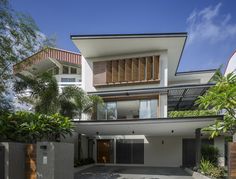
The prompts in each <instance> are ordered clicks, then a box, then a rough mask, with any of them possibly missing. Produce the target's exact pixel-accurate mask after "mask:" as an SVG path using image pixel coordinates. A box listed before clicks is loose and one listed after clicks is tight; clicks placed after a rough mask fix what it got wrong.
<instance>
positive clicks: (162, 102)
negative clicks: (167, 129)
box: [159, 93, 168, 118]
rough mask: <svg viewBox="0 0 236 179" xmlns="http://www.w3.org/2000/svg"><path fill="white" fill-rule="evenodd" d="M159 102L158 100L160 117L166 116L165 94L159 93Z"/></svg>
mask: <svg viewBox="0 0 236 179" xmlns="http://www.w3.org/2000/svg"><path fill="white" fill-rule="evenodd" d="M159 100H160V102H159V109H160V110H159V112H160V117H161V118H165V117H167V116H168V104H167V94H165V93H164V94H160V99H159Z"/></svg>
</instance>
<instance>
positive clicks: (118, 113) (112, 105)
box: [97, 99, 158, 120]
mask: <svg viewBox="0 0 236 179" xmlns="http://www.w3.org/2000/svg"><path fill="white" fill-rule="evenodd" d="M157 113H158V99H147V100H128V101H117V102H107V103H105V104H103V105H98V110H97V118H98V120H116V119H124V120H125V119H137V118H141V119H146V118H157Z"/></svg>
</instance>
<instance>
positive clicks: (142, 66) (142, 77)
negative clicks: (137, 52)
mask: <svg viewBox="0 0 236 179" xmlns="http://www.w3.org/2000/svg"><path fill="white" fill-rule="evenodd" d="M145 68H146V59H145V58H140V59H139V80H145V78H146V77H145V71H146V69H145Z"/></svg>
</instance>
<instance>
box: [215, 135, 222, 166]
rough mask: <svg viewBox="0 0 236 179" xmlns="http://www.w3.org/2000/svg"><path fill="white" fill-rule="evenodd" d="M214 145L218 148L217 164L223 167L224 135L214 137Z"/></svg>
mask: <svg viewBox="0 0 236 179" xmlns="http://www.w3.org/2000/svg"><path fill="white" fill-rule="evenodd" d="M214 146H215V147H217V148H218V150H219V157H218V164H219V166H222V167H223V166H225V137H224V136H219V137H215V138H214Z"/></svg>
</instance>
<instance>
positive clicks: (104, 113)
mask: <svg viewBox="0 0 236 179" xmlns="http://www.w3.org/2000/svg"><path fill="white" fill-rule="evenodd" d="M97 117H98V120H116V119H117V107H116V102H107V103H105V104H104V105H98V111H97Z"/></svg>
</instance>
